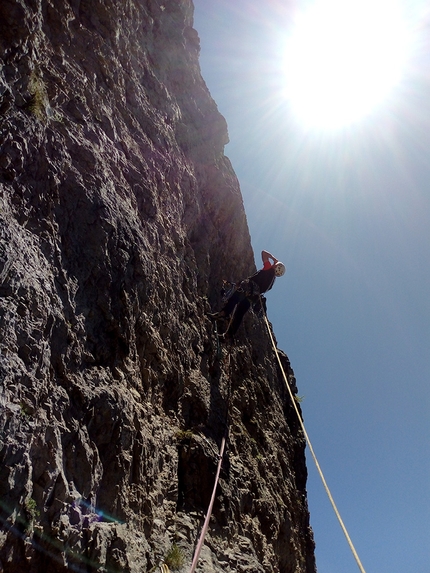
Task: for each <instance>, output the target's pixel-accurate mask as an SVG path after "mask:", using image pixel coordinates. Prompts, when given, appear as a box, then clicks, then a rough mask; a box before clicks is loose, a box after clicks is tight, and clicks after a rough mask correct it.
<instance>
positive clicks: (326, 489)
mask: <svg viewBox="0 0 430 573" xmlns="http://www.w3.org/2000/svg"><path fill="white" fill-rule="evenodd" d="M264 320H265V322H266V326H267V332H268V333H269V336H270V340H271V341H272V345H273V349H274V351H275V355H276V358H277V359H278V363H279V367H280V369H281V372H282V375H283V377H284V382H285V385H286V387H287V388H288V392H289V394H290V398H291V402H292V404H293V406H294V410H295V411H296V414H297V418H298V420H299V423H300V426H301V428H302V430H303V434H304V436H305V439H306V442H307V444H308V446H309V450H310V452H311V454H312V458H313V460H314V462H315V465H316V467H317V470H318V473H319V475H320V478H321V481H322V483H323V485H324V489H325V491H326V493H327V496H328V498H329V500H330V503H331V505H332V507H333V510H334V512H335V514H336V517H337V519H338V521H339V523H340V526H341V528H342V531H343V533H344V535H345V537H346V540H347V542H348V545H349V548H350V549H351V552H352V554H353V556H354V559H355V560H356V562H357V565H358V568H359V569H360V571H361V573H366V571H365V569H364V567H363V565H362V563H361V561H360V558H359V557H358V553H357V551H356V550H355V547H354V545H353V543H352V540H351V538H350V536H349V533H348V531H347V529H346V527H345V524H344V523H343V520H342V518H341V516H340V513H339V510H338V509H337V506H336V504H335V502H334V499H333V496H332V494H331V492H330V489H329V487H328V485H327V482H326V480H325V477H324V474H323V472H322V470H321V466H320V464H319V462H318V460H317V457H316V455H315V452H314V449H313V447H312V443H311V441H310V439H309V436H308V433H307V431H306V428H305V425H304V423H303V420H302V417H301V416H300V412H299V409H298V408H297V404H296V401H295V399H294V396H293V393H292V391H291V388H290V385H289V383H288V379H287V375H286V374H285V371H284V368H283V366H282V363H281V359H280V358H279V354H278V351H277V348H276V344H275V341H274V339H273V335H272V331H271V328H270V324H269V321H268V319H267V316H266V314H264Z"/></svg>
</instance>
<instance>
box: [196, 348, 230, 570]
mask: <svg viewBox="0 0 430 573" xmlns="http://www.w3.org/2000/svg"><path fill="white" fill-rule="evenodd" d="M227 372H228V385H229V389H228V403H229V402H230V352H229V353H228V362H227ZM228 418H229V413H228V405H227V418H226V428H225V434H224V436H223V438H222V441H221V447H220V449H219V459H218V467H217V470H216V476H215V483H214V488H213V491H212V497H211V501H210V503H209V507H208V510H207V512H206V518H205V522H204V524H203V528H202V531H201V533H200V537H199V540H198V542H197V545H196V550H195V553H194V557H193V562H192V564H191V569H190V573H194V571H195V570H196V567H197V562H198V560H199V557H200V552H201V550H202V547H203V543H204V541H205V536H206V532H207V530H208V527H209V521H210V518H211V515H212V508H213V505H214V502H215V494H216V490H217V487H218V482H219V475H220V472H221V466H222V459H223V457H224V448H225V442H226V436H227V433H228Z"/></svg>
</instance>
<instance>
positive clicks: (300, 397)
mask: <svg viewBox="0 0 430 573" xmlns="http://www.w3.org/2000/svg"><path fill="white" fill-rule="evenodd" d="M304 399H305V397H304V396H294V400H295V401H296V402H297V403H298V404H301V403H302V402H303V400H304Z"/></svg>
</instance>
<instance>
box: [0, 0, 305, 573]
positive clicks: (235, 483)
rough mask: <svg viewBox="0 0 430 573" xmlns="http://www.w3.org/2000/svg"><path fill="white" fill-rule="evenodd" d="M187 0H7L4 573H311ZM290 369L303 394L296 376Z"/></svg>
mask: <svg viewBox="0 0 430 573" xmlns="http://www.w3.org/2000/svg"><path fill="white" fill-rule="evenodd" d="M192 16H193V7H192V3H191V1H188V0H166V1H164V2H162V1H161V0H139V1H137V0H127V1H124V2H114V1H113V0H103V1H102V0H91V1H90V0H66V1H65V2H53V1H52V0H2V2H1V3H0V56H1V69H0V98H1V100H0V130H1V136H0V138H1V139H0V142H1V154H0V349H1V352H0V384H1V390H0V391H1V395H0V411H1V416H0V431H1V433H0V440H1V442H0V452H1V465H0V493H1V506H0V512H1V514H0V518H1V531H0V571H2V572H3V573H21V572H29V571H30V572H41V573H42V572H43V573H63V572H65V571H85V572H93V571H106V572H120V571H121V572H130V573H138V572H139V573H142V572H145V571H147V572H149V571H155V570H156V569H157V568H158V567H159V566H160V564H161V563H162V562H163V560H164V561H165V562H166V563H167V564H168V565H169V566H170V569H171V570H175V569H177V570H181V569H182V570H183V571H186V570H187V567H189V564H190V563H191V558H192V554H193V550H194V546H195V543H196V540H197V537H198V534H199V531H200V528H201V524H202V519H203V517H204V514H205V511H206V509H207V505H208V502H209V499H210V495H211V492H212V488H213V483H214V476H215V471H216V466H217V462H218V449H219V445H220V443H221V439H222V436H223V435H224V432H225V429H226V422H228V426H229V434H228V442H227V449H226V453H225V457H224V463H223V470H222V473H221V480H220V484H219V488H218V490H217V496H216V501H215V506H214V512H213V517H212V519H211V523H210V528H209V532H208V535H207V538H206V542H205V545H204V548H203V551H202V555H201V560H200V563H199V569H198V570H200V571H206V572H211V571H212V572H221V571H224V572H233V571H235V572H236V571H237V572H246V571H247V572H262V573H263V572H282V573H289V572H291V573H293V572H295V573H299V572H300V573H312V572H314V571H315V564H314V557H313V540H312V533H311V531H310V529H309V516H308V510H307V503H306V489H305V488H306V467H305V459H304V447H305V443H304V439H303V436H302V433H301V431H300V428H299V427H298V423H297V420H296V419H295V414H294V412H293V410H292V406H291V404H290V400H289V397H288V395H287V391H286V389H285V387H284V383H283V381H282V377H281V376H280V372H279V371H278V367H277V363H276V360H275V357H274V352H273V349H272V347H271V344H270V341H269V338H268V335H267V333H266V332H265V330H264V325H263V324H262V322H261V321H259V320H258V319H257V318H256V317H255V316H253V315H249V316H248V317H247V318H246V320H245V322H244V324H243V326H242V327H241V330H240V332H239V335H238V340H237V341H236V344H235V345H234V346H232V347H231V349H230V350H228V349H227V348H225V349H223V352H222V355H221V356H220V354H219V352H218V349H217V344H216V341H215V337H214V334H213V330H212V325H211V323H210V321H209V320H208V319H207V318H206V316H205V313H207V312H208V311H209V310H210V309H211V307H212V308H215V307H216V306H217V305H218V304H219V302H220V300H219V296H220V295H219V286H220V283H221V279H222V278H226V279H229V280H237V279H239V278H242V277H244V276H246V275H248V274H249V273H250V272H251V271H253V270H254V263H253V253H252V249H251V245H250V237H249V232H248V228H247V223H246V217H245V213H244V209H243V204H242V199H241V194H240V190H239V185H238V182H237V180H236V177H235V174H234V172H233V170H232V168H231V165H230V163H229V161H228V159H227V158H226V157H225V156H224V151H223V150H224V145H225V143H226V142H227V128H226V124H225V121H224V119H223V117H222V116H221V115H220V114H219V113H218V110H217V108H216V105H215V103H214V102H213V100H212V99H211V97H210V94H209V93H208V90H207V88H206V86H205V84H204V82H203V80H202V78H201V76H200V70H199V65H198V54H199V38H198V35H197V32H196V31H195V30H194V29H193V27H192ZM282 359H283V361H284V364H285V367H286V369H287V372H288V376H289V380H290V383H291V385H292V387H293V388H295V380H294V375H293V372H292V370H291V368H290V366H289V363H288V359H287V357H286V356H285V355H283V358H282Z"/></svg>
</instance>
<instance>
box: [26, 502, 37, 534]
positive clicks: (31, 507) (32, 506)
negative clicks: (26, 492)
mask: <svg viewBox="0 0 430 573" xmlns="http://www.w3.org/2000/svg"><path fill="white" fill-rule="evenodd" d="M24 506H25V512H26V514H27V519H28V523H27V525H26V530H27V532H28V533H30V532H31V531H33V529H34V522H35V521H36V520H37V519H38V517H39V516H40V511H39V510H38V509H37V503H36V500H35V499H33V498H32V497H30V498H28V499H26V500H25V503H24Z"/></svg>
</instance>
